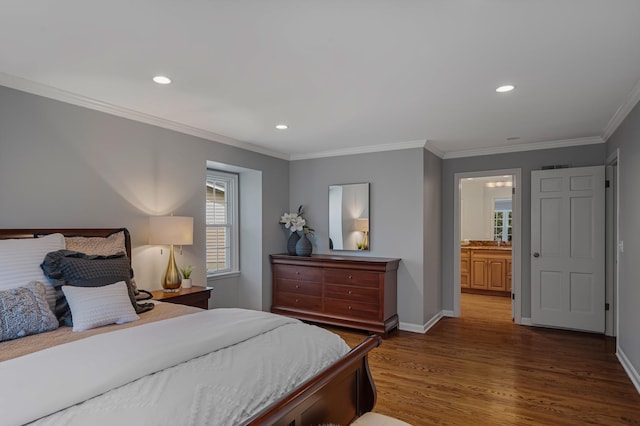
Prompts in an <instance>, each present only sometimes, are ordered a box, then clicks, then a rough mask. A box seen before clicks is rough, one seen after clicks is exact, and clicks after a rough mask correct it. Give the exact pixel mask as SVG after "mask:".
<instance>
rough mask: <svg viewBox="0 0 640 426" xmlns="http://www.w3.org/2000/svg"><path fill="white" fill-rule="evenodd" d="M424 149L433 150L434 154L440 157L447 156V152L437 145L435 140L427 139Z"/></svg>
mask: <svg viewBox="0 0 640 426" xmlns="http://www.w3.org/2000/svg"><path fill="white" fill-rule="evenodd" d="M424 149H426V150H427V151H429V152H431V153H432V154H433V155H435V156H437V157H440V158H444V156H445V152H444V151H442V150H440V149H439V148H438V147H436V146H435V145H434V144H433V142H431V141H429V140H428V141H427V142H426V143H425V144H424Z"/></svg>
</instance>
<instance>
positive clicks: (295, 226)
mask: <svg viewBox="0 0 640 426" xmlns="http://www.w3.org/2000/svg"><path fill="white" fill-rule="evenodd" d="M306 223H307V221H306V220H304V219H303V218H302V217H301V216H297V217H296V218H295V219H293V220H292V221H291V232H296V231H302V230H303V229H304V225H305V224H306Z"/></svg>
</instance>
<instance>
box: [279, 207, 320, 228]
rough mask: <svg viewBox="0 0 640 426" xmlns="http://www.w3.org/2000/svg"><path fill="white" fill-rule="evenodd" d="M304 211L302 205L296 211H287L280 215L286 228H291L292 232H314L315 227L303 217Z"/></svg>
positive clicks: (281, 221)
mask: <svg viewBox="0 0 640 426" xmlns="http://www.w3.org/2000/svg"><path fill="white" fill-rule="evenodd" d="M302 213H304V210H303V208H302V205H301V206H300V207H298V211H297V212H296V213H285V214H283V215H282V216H280V223H282V224H283V225H284V227H285V228H287V229H291V232H292V233H293V232H298V231H303V232H304V233H305V234H309V233H313V229H311V228H309V227H308V226H307V221H306V220H305V219H304V218H303V217H302Z"/></svg>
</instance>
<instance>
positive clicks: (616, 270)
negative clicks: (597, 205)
mask: <svg viewBox="0 0 640 426" xmlns="http://www.w3.org/2000/svg"><path fill="white" fill-rule="evenodd" d="M612 166H615V170H614V171H615V174H614V175H613V176H610V172H609V170H610V169H609V168H610V167H612ZM605 167H606V169H605V179H609V178H610V177H611V178H612V180H611V187H610V188H609V189H610V190H612V191H613V193H612V194H611V195H609V194H605V209H606V214H605V221H606V224H605V241H606V244H605V247H606V248H605V262H606V263H605V280H606V281H605V295H606V296H609V295H611V292H613V295H612V296H613V297H612V299H611V304H612V305H613V306H610V308H609V309H610V310H611V311H613V313H612V314H610V313H608V312H605V335H607V336H614V337H615V336H617V335H618V330H619V328H618V321H619V320H618V306H620V304H619V300H618V294H619V276H620V249H619V244H620V231H619V223H620V220H619V219H620V213H619V207H620V192H619V188H620V149H619V148H618V149H616V150H615V151H614V152H612V153H611V155H609V157H608V158H607V161H606V162H605ZM610 213H612V214H610ZM610 233H611V234H610ZM612 263H613V264H612ZM608 271H613V280H611V279H610V278H611V276H610V275H609V272H608ZM607 299H608V297H607ZM605 300H606V299H605Z"/></svg>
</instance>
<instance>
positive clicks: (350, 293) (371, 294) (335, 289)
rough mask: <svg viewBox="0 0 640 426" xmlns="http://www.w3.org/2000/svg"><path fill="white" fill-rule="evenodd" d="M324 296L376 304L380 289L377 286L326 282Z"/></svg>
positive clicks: (378, 299) (378, 300)
mask: <svg viewBox="0 0 640 426" xmlns="http://www.w3.org/2000/svg"><path fill="white" fill-rule="evenodd" d="M324 297H330V298H332V299H345V300H355V301H358V302H363V303H374V304H378V303H379V302H380V291H379V290H378V289H377V288H368V287H361V286H360V287H359V286H348V285H337V284H326V285H325V287H324Z"/></svg>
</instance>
